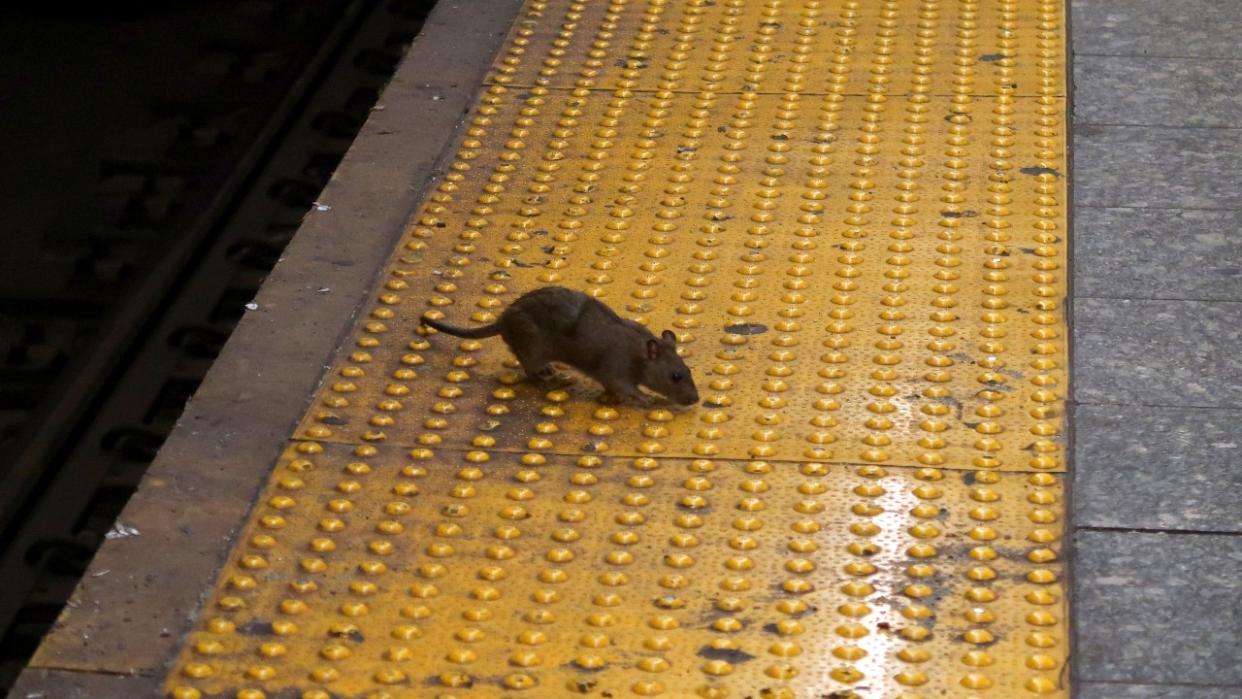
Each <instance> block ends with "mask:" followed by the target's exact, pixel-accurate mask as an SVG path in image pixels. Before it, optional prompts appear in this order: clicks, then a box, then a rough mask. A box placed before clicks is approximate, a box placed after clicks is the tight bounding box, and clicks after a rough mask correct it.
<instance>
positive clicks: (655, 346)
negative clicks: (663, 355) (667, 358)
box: [647, 337, 661, 359]
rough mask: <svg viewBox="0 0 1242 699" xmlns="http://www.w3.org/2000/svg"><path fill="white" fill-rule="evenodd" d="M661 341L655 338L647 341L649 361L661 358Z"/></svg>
mask: <svg viewBox="0 0 1242 699" xmlns="http://www.w3.org/2000/svg"><path fill="white" fill-rule="evenodd" d="M660 351H661V350H660V341H659V340H657V339H655V338H654V337H653V338H651V339H650V340H647V359H656V358H658V357H659V356H660Z"/></svg>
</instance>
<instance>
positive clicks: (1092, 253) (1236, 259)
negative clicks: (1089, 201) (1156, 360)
mask: <svg viewBox="0 0 1242 699" xmlns="http://www.w3.org/2000/svg"><path fill="white" fill-rule="evenodd" d="M1074 291H1075V293H1076V294H1077V295H1078V296H1079V297H1083V296H1096V297H1111V298H1144V299H1151V298H1155V299H1201V300H1218V301H1242V211H1204V210H1189V211H1183V210H1175V209H1097V208H1092V207H1078V208H1077V209H1076V210H1075V212H1074Z"/></svg>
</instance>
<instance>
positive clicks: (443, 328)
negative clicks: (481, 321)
mask: <svg viewBox="0 0 1242 699" xmlns="http://www.w3.org/2000/svg"><path fill="white" fill-rule="evenodd" d="M422 321H423V325H426V326H427V327H429V328H435V329H436V330H439V331H440V332H442V333H448V334H449V335H454V336H456V337H464V338H467V339H470V340H477V339H479V338H483V337H492V336H494V335H499V334H500V323H492V324H491V325H480V326H479V327H477V328H459V327H457V326H456V325H449V324H448V323H441V322H440V321H438V320H433V319H431V318H428V317H427V316H423V318H422Z"/></svg>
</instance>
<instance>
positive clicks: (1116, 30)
mask: <svg viewBox="0 0 1242 699" xmlns="http://www.w3.org/2000/svg"><path fill="white" fill-rule="evenodd" d="M1070 11H1071V13H1072V22H1073V25H1072V29H1073V35H1072V42H1073V49H1074V52H1075V53H1076V54H1077V53H1088V54H1097V55H1099V54H1111V55H1126V56H1131V55H1138V56H1142V55H1155V56H1186V57H1204V58H1207V57H1217V58H1242V42H1239V41H1238V40H1237V37H1238V36H1239V35H1242V12H1239V10H1238V4H1237V3H1236V2H1235V1H1233V0H1223V1H1222V0H1071V2H1070Z"/></svg>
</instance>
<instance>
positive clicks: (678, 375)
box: [669, 371, 686, 383]
mask: <svg viewBox="0 0 1242 699" xmlns="http://www.w3.org/2000/svg"><path fill="white" fill-rule="evenodd" d="M669 378H670V379H672V380H673V382H674V383H676V382H678V381H681V380H682V379H684V378H686V375H685V374H683V373H681V372H680V371H674V372H673V375H672V376H670V377H669Z"/></svg>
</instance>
